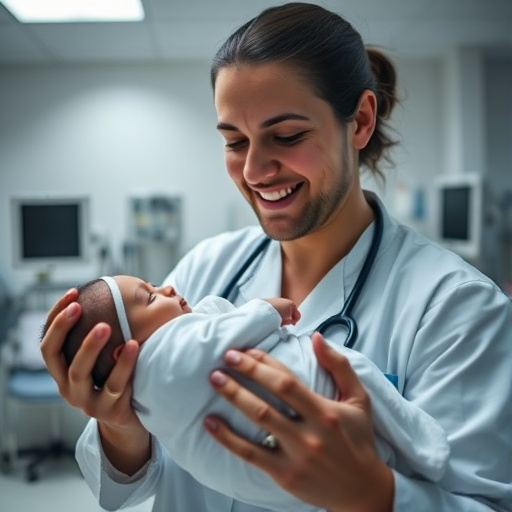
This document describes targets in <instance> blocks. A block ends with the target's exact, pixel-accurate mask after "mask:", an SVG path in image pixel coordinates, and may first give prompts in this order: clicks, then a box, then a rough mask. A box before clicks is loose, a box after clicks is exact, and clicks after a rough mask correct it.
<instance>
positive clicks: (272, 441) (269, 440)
mask: <svg viewBox="0 0 512 512" xmlns="http://www.w3.org/2000/svg"><path fill="white" fill-rule="evenodd" d="M261 444H262V445H263V446H264V447H265V448H268V449H269V450H276V449H277V448H278V447H279V443H278V441H277V439H276V438H275V437H274V435H273V434H269V435H268V436H267V437H265V439H263V441H261Z"/></svg>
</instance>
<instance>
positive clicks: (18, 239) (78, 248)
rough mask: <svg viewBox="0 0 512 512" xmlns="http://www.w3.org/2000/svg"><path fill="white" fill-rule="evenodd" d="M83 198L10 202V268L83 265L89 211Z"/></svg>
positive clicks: (85, 199)
mask: <svg viewBox="0 0 512 512" xmlns="http://www.w3.org/2000/svg"><path fill="white" fill-rule="evenodd" d="M88 206H89V205H88V199H87V198H85V197H61V198H49V197H42V198H35V197H30V198H21V197H18V198H12V199H11V227H12V257H13V265H14V266H17V267H19V266H32V267H37V266H39V267H44V266H51V265H59V264H68V263H75V264H76V263H85V262H86V261H87V259H88V251H87V241H88V237H89V218H88V214H89V211H88V210H89V208H88Z"/></svg>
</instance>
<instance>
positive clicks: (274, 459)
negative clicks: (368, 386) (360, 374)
mask: <svg viewBox="0 0 512 512" xmlns="http://www.w3.org/2000/svg"><path fill="white" fill-rule="evenodd" d="M313 346H314V350H315V354H316V357H317V359H318V361H319V362H320V364H321V365H322V366H323V367H324V368H325V369H326V370H327V371H329V372H330V373H331V375H332V377H333V379H334V381H335V383H336V385H337V386H338V389H339V392H340V398H339V400H338V401H334V400H329V399H327V398H324V397H321V396H319V395H317V394H315V393H313V392H312V391H310V390H309V389H307V388H306V386H304V385H303V384H302V383H301V382H300V381H299V380H298V379H297V378H296V377H295V376H294V375H293V374H292V373H291V372H290V371H289V370H288V369H287V368H286V367H284V366H283V365H282V364H280V363H278V362H277V361H276V360H274V359H273V358H271V357H270V356H268V355H266V354H264V353H263V352H260V351H257V350H249V351H247V352H246V353H242V352H236V351H229V352H228V353H227V354H226V363H227V364H228V366H230V367H231V368H232V369H234V370H236V371H237V372H239V373H240V374H242V375H245V376H247V377H249V378H251V379H252V380H254V381H255V382H257V383H258V384H260V385H261V386H263V387H265V388H266V389H268V390H269V391H271V392H272V393H273V394H274V395H276V396H277V397H279V398H280V399H281V400H283V401H284V402H286V403H287V404H288V405H290V406H291V407H292V408H293V409H294V410H295V411H296V412H297V413H298V415H299V419H291V418H288V417H286V416H284V415H283V414H281V413H280V412H278V411H276V410H275V409H274V408H272V407H271V406H270V405H268V404H267V403H266V402H264V401H263V400H261V399H260V398H258V397H256V396H255V395H253V394H252V393H250V392H249V391H248V390H246V389H245V388H244V387H242V386H241V385H240V384H238V383H237V382H236V381H235V380H234V379H232V378H230V377H229V376H228V375H226V374H225V373H221V372H219V371H215V372H213V373H212V375H211V382H212V385H213V386H214V388H215V390H216V391H217V393H219V394H220V395H222V396H223V397H224V398H226V399H227V400H228V401H230V402H231V403H232V404H233V405H234V406H235V407H237V408H238V409H240V410H241V411H242V412H243V413H244V414H245V415H246V416H247V417H248V418H249V419H250V420H251V421H253V422H254V423H256V424H257V425H259V426H260V427H261V428H262V429H264V430H266V431H268V432H271V433H272V434H273V435H274V436H275V438H276V439H277V442H278V445H277V448H276V449H274V450H270V449H268V448H266V447H263V446H259V445H256V444H253V443H251V442H249V441H247V440H245V439H244V438H242V437H240V436H238V435H236V434H235V433H234V432H233V431H232V430H230V429H229V427H228V426H227V425H226V424H225V423H223V422H222V420H221V419H220V418H217V417H211V416H210V417H208V418H206V420H205V427H206V428H207V430H208V431H209V432H210V433H211V435H212V436H213V437H214V438H215V439H216V440H217V441H218V442H219V443H221V444H222V445H223V446H225V447H226V448H227V449H228V450H230V451H231V452H233V453H234V454H235V455H238V456H239V457H241V458H242V459H244V460H246V461H247V462H249V463H251V464H253V465H255V466H256V467H258V468H260V469H261V470H263V471H265V472H266V473H268V474H269V475H270V476H271V477H272V478H273V479H274V480H275V481H276V482H277V484H279V485H280V486H281V487H283V488H284V489H285V490H287V491H288V492H290V493H291V494H293V495H295V496H296V497H298V498H299V499H302V500H303V501H306V502H308V503H311V504H313V505H316V506H318V507H322V508H325V509H327V510H330V511H333V512H334V511H338V510H339V511H341V510H343V511H345V512H348V511H358V512H359V511H369V512H370V511H371V512H377V511H381V510H382V511H386V512H389V511H391V510H392V501H393V487H394V483H393V475H392V472H391V470H390V469H389V468H388V467H387V466H386V465H385V464H384V463H383V462H382V461H381V460H380V459H379V458H378V456H377V453H376V451H375V447H374V437H373V425H372V419H371V407H370V399H369V397H368V395H367V393H366V391H365V390H364V388H363V386H362V385H361V383H360V382H359V379H358V378H357V376H356V374H355V373H354V371H353V370H352V368H351V367H350V364H349V363H348V361H347V359H346V358H345V357H343V356H341V355H340V354H338V353H337V352H335V351H334V350H332V349H331V348H330V347H329V346H328V345H327V344H325V342H324V341H323V339H322V336H321V335H320V334H318V333H315V334H314V335H313Z"/></svg>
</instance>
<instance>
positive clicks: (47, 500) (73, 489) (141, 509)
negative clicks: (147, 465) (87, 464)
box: [0, 459, 152, 512]
mask: <svg viewBox="0 0 512 512" xmlns="http://www.w3.org/2000/svg"><path fill="white" fill-rule="evenodd" d="M151 505H152V502H151V500H150V501H148V502H146V503H143V504H141V505H139V506H137V507H132V508H129V509H124V511H125V512H151ZM0 511H1V512H70V511H72V512H101V511H103V509H102V508H101V507H100V506H99V505H98V504H97V502H96V500H95V498H94V496H93V495H92V493H91V491H90V490H89V488H88V487H87V484H86V483H85V481H84V480H83V478H82V476H81V474H80V471H79V470H78V466H77V464H76V463H75V462H74V460H72V459H68V460H66V459H58V460H55V461H49V462H47V463H45V464H44V465H42V466H41V467H40V471H39V479H38V480H37V481H35V482H26V480H25V475H24V472H23V467H22V466H20V467H19V468H18V470H17V471H11V472H9V473H0Z"/></svg>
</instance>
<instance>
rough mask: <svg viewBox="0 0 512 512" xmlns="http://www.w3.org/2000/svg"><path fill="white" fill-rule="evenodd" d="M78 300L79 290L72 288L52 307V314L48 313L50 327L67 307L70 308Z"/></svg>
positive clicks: (47, 321)
mask: <svg viewBox="0 0 512 512" xmlns="http://www.w3.org/2000/svg"><path fill="white" fill-rule="evenodd" d="M77 298H78V290H77V289H76V288H71V290H68V291H67V292H66V293H65V294H64V295H63V296H62V297H61V298H60V299H59V300H58V301H57V302H56V303H55V304H54V305H53V307H52V309H51V310H50V312H49V313H48V317H47V320H46V323H47V324H48V325H50V324H52V323H53V321H54V320H55V317H56V316H57V315H58V314H59V313H60V312H61V311H63V310H64V309H65V308H66V307H67V306H69V305H70V304H71V303H72V302H75V301H76V299H77Z"/></svg>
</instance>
